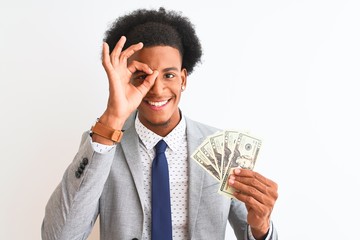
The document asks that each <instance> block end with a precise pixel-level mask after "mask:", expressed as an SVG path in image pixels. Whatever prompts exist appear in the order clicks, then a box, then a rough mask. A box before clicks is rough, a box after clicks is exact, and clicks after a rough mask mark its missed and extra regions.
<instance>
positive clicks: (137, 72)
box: [133, 67, 179, 75]
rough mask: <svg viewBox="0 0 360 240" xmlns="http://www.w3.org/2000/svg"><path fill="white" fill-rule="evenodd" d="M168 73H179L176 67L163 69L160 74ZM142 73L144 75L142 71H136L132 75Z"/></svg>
mask: <svg viewBox="0 0 360 240" xmlns="http://www.w3.org/2000/svg"><path fill="white" fill-rule="evenodd" d="M169 71H179V69H178V68H177V67H168V68H164V70H163V71H162V72H169ZM142 73H145V72H143V71H139V70H136V71H135V72H134V73H133V75H136V74H142Z"/></svg>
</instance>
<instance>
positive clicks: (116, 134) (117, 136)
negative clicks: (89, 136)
mask: <svg viewBox="0 0 360 240" xmlns="http://www.w3.org/2000/svg"><path fill="white" fill-rule="evenodd" d="M91 131H92V132H93V133H95V134H97V135H99V136H102V137H104V138H106V139H109V140H111V141H113V142H116V143H118V142H120V140H121V137H122V135H123V133H122V131H121V130H116V129H112V128H111V127H108V126H106V125H105V124H102V123H101V122H99V121H97V122H96V123H95V125H94V126H92V127H91Z"/></svg>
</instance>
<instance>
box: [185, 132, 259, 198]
mask: <svg viewBox="0 0 360 240" xmlns="http://www.w3.org/2000/svg"><path fill="white" fill-rule="evenodd" d="M261 143H262V141H261V140H260V139H258V138H256V137H253V136H251V135H250V134H249V133H247V132H246V133H245V132H241V131H237V130H225V131H219V132H216V133H215V134H212V135H210V136H208V137H207V138H206V139H205V140H204V141H203V142H202V143H201V144H200V146H198V148H197V149H196V150H195V151H194V153H193V154H192V155H191V158H192V159H194V160H195V161H196V162H197V163H198V164H199V165H200V166H201V167H202V168H203V169H204V170H205V171H206V172H207V173H209V174H210V175H211V176H212V177H214V178H215V179H216V180H217V181H219V183H220V185H219V193H220V194H223V195H225V196H227V197H233V193H234V191H235V189H233V188H232V187H230V186H229V185H228V179H229V176H230V175H231V174H233V171H234V169H235V168H245V169H250V170H252V169H253V168H254V166H255V163H256V159H257V157H258V154H259V150H260V147H261Z"/></svg>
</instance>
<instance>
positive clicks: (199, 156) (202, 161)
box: [191, 149, 220, 182]
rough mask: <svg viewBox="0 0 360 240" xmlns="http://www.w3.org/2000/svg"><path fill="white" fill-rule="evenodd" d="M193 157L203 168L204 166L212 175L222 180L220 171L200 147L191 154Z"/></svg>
mask: <svg viewBox="0 0 360 240" xmlns="http://www.w3.org/2000/svg"><path fill="white" fill-rule="evenodd" d="M191 158H192V159H194V160H195V161H196V162H197V163H198V164H199V165H200V166H201V167H202V168H204V169H205V171H206V172H208V173H209V174H210V175H211V176H213V177H214V178H215V179H216V180H217V181H219V182H220V174H219V173H218V171H217V169H216V168H215V167H214V166H213V165H212V164H211V162H210V161H209V160H208V159H207V157H206V156H205V155H204V154H203V153H202V152H201V151H200V150H199V149H197V150H196V151H195V152H194V153H193V154H192V155H191Z"/></svg>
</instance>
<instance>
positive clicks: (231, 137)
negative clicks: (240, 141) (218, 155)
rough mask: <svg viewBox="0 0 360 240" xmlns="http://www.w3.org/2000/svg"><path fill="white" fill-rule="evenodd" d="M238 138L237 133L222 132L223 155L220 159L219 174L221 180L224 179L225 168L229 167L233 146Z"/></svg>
mask: <svg viewBox="0 0 360 240" xmlns="http://www.w3.org/2000/svg"><path fill="white" fill-rule="evenodd" d="M238 136H239V132H238V131H234V130H226V131H225V132H224V153H223V158H222V164H221V165H222V166H221V169H222V172H221V178H224V176H225V174H226V172H227V168H228V166H229V163H230V159H231V156H232V155H233V153H234V150H235V146H236V140H237V138H238Z"/></svg>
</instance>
